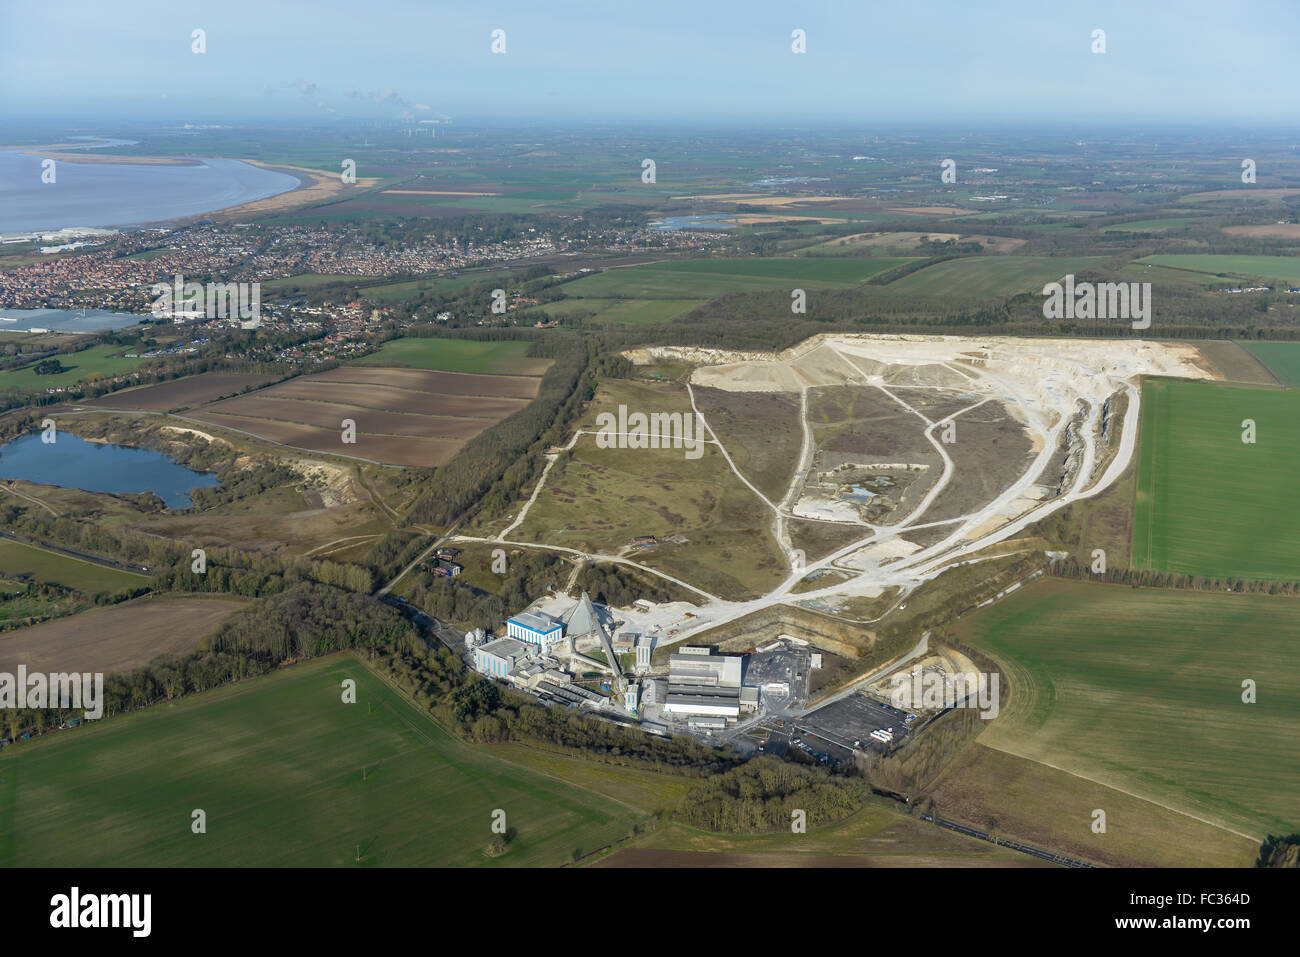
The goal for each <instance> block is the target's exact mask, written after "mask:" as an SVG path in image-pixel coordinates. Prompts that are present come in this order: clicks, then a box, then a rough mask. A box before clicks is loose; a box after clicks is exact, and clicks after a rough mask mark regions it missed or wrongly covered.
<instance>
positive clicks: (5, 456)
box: [0, 432, 221, 508]
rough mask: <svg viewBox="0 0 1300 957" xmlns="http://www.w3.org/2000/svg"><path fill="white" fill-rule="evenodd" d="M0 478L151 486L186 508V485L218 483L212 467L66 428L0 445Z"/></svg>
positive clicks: (96, 487)
mask: <svg viewBox="0 0 1300 957" xmlns="http://www.w3.org/2000/svg"><path fill="white" fill-rule="evenodd" d="M0 479H20V480H22V481H24V482H35V483H36V484H38V485H55V486H58V487H59V488H77V489H81V490H82V491H86V492H115V493H118V494H131V493H136V492H153V493H154V494H155V495H157V496H158V497H159V498H161V499H162V500H163V501H164V502H166V503H167V507H168V508H189V507H190V506H191V505H192V504H193V501H192V500H191V499H190V496H189V491H190V489H192V488H213V487H215V486H217V485H219V484H221V483H220V482H218V481H217V476H216V474H215V473H213V472H195V471H194V470H193V469H188V468H186V467H185V466H183V465H180V464H178V463H176V462H173V461H172V460H171V459H170V458H168V457H167V456H166V455H164V454H163V453H162V452H154V451H151V450H149V449H131V448H127V447H125V446H122V445H110V444H108V443H106V442H87V441H86V440H85V439H82V438H79V437H78V436H75V435H71V434H69V433H67V432H59V433H57V435H56V438H55V441H54V442H51V443H48V444H47V443H45V442H42V441H41V433H40V432H30V433H28V434H27V435H24V436H21V437H20V438H17V439H14V440H13V441H12V442H10V443H9V444H8V445H5V446H3V447H0Z"/></svg>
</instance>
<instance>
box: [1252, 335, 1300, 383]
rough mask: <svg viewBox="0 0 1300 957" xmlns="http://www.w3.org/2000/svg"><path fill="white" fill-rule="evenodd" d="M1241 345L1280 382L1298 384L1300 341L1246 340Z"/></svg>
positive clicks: (1299, 377) (1299, 375)
mask: <svg viewBox="0 0 1300 957" xmlns="http://www.w3.org/2000/svg"><path fill="white" fill-rule="evenodd" d="M1242 345H1243V347H1244V348H1245V349H1246V350H1247V351H1249V352H1250V354H1251V355H1253V356H1254V357H1255V358H1257V359H1258V360H1259V361H1260V362H1262V363H1264V365H1265V366H1267V367H1268V370H1269V371H1270V372H1272V373H1273V374H1274V375H1275V376H1277V378H1278V379H1280V380H1281V381H1282V382H1285V383H1286V384H1287V385H1292V386H1294V385H1300V342H1247V343H1243V344H1242Z"/></svg>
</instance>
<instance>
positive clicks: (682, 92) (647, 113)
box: [0, 0, 1300, 127]
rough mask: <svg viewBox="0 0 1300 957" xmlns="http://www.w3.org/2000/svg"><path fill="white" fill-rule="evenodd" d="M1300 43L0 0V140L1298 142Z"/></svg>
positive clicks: (1270, 3) (1109, 15) (692, 5)
mask: <svg viewBox="0 0 1300 957" xmlns="http://www.w3.org/2000/svg"><path fill="white" fill-rule="evenodd" d="M196 29H202V30H203V31H205V38H206V52H204V53H201V54H200V53H194V52H193V51H192V45H193V40H192V35H193V31H194V30H196ZM498 29H499V30H504V31H505V52H504V53H503V54H494V53H493V52H492V50H491V46H492V32H493V31H494V30H498ZM796 29H799V30H803V31H804V33H805V36H806V51H807V52H806V53H802V54H796V53H793V52H792V49H791V47H792V43H793V40H792V36H791V35H792V32H793V31H794V30H796ZM1095 30H1104V31H1105V47H1106V49H1105V52H1104V53H1094V52H1092V47H1093V45H1094V40H1093V32H1094V31H1095ZM1298 36H1300V0H1235V2H1233V3H1223V2H1219V0H1216V2H1207V0H1166V2H1150V0H1118V2H1111V0H1093V2H1086V3H1085V2H1074V0H984V2H981V0H960V2H950V0H902V2H899V0H891V2H882V0H854V2H841V0H802V2H771V0H746V2H732V0H694V2H679V0H645V2H637V0H581V2H579V0H528V2H495V3H494V2H491V0H488V2H483V3H479V2H472V0H462V2H458V3H445V2H438V0H427V2H415V0H367V2H356V0H352V2H346V3H345V2H338V0H314V2H310V3H305V2H295V0H259V2H248V0H220V2H193V0H116V2H107V3H106V2H104V0H86V2H79V0H42V2H31V0H0V103H3V104H4V106H3V113H5V114H6V115H7V116H8V117H9V118H11V119H14V118H18V119H21V118H23V117H32V118H36V117H42V118H45V119H51V118H56V117H68V118H78V119H87V120H95V119H110V118H125V117H129V118H140V119H149V120H159V121H163V120H169V121H170V120H185V121H189V122H204V121H218V120H222V119H225V120H228V119H230V118H244V119H248V120H255V119H259V118H283V119H290V118H296V119H302V120H307V121H312V120H315V119H346V118H351V117H369V118H393V119H398V118H403V117H415V118H437V117H440V116H450V117H454V118H455V119H456V120H457V121H461V122H463V121H470V122H473V121H477V122H483V123H493V122H501V123H514V122H518V121H521V120H529V121H536V122H541V123H547V122H575V121H578V122H600V123H609V122H616V123H629V124H636V123H664V122H668V123H707V124H726V125H738V126H755V127H760V126H778V127H789V126H800V125H811V124H821V123H836V122H845V123H861V122H865V121H877V122H934V123H945V122H1002V123H1037V122H1052V121H1056V122H1064V123H1072V122H1075V123H1077V122H1089V123H1105V122H1116V123H1133V122H1146V121H1150V122H1153V123H1178V124H1200V123H1211V124H1213V123H1224V122H1233V123H1234V124H1242V123H1246V124H1261V125H1269V126H1278V127H1294V126H1296V125H1297V117H1300V84H1297V81H1296V76H1297V74H1296V50H1295V42H1296V38H1297V37H1298Z"/></svg>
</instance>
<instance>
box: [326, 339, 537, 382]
mask: <svg viewBox="0 0 1300 957" xmlns="http://www.w3.org/2000/svg"><path fill="white" fill-rule="evenodd" d="M530 345H531V343H528V342H508V341H506V342H479V341H476V340H471V339H441V338H439V339H417V338H403V339H390V340H389V341H388V342H385V343H384V344H383V345H382V346H381V347H380V348H379V351H378V352H374V353H371V354H370V355H368V356H362V357H361V358H360V359H353V360H351V361H350V362H349V363H348V365H363V366H396V367H399V368H404V369H438V370H441V371H443V372H474V373H482V374H485V375H524V376H536V375H541V374H542V373H543V372H545V371H546V370H547V368H548V367H549V366H550V364H551V360H550V359H529V358H527V357H526V353H527V352H528V348H529V346H530Z"/></svg>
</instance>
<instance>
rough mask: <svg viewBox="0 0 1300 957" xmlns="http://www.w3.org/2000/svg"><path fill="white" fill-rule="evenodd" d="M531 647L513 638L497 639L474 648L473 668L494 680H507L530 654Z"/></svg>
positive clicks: (531, 651)
mask: <svg viewBox="0 0 1300 957" xmlns="http://www.w3.org/2000/svg"><path fill="white" fill-rule="evenodd" d="M532 653H533V649H532V647H531V646H529V645H527V644H525V643H524V642H522V641H517V640H515V639H514V638H498V639H497V640H496V641H489V642H488V643H487V644H485V645H479V646H478V647H476V648H474V667H475V668H477V669H478V670H479V671H481V672H483V673H484V674H487V675H492V676H493V677H496V678H508V677H510V672H512V671H514V670H515V666H516V665H517V664H519V663H521V662H523V661H525V660H526V659H527V658H528V657H529V656H530V655H531V654H532Z"/></svg>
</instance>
